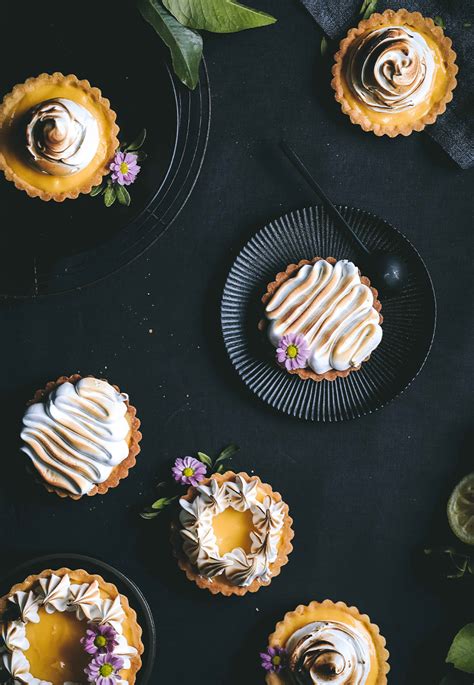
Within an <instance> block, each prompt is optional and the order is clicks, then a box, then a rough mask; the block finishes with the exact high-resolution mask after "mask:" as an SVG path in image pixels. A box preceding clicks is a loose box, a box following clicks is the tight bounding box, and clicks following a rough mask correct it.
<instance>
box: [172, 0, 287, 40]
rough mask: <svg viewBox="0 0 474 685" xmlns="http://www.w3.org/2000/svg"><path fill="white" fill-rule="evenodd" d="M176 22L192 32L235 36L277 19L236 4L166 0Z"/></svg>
mask: <svg viewBox="0 0 474 685" xmlns="http://www.w3.org/2000/svg"><path fill="white" fill-rule="evenodd" d="M163 4H164V6H165V7H166V8H167V9H168V10H169V11H170V12H171V14H172V15H173V16H174V17H176V19H177V20H178V21H179V22H180V24H183V25H184V26H188V27H189V28H191V29H201V30H203V31H212V33H234V32H236V31H243V30H245V29H255V28H259V27H260V26H268V24H274V23H275V22H276V19H275V17H272V16H271V15H270V14H266V13H265V12H259V11H258V10H255V9H253V8H252V7H247V6H246V5H241V4H240V3H238V2H235V0H204V1H203V0H163Z"/></svg>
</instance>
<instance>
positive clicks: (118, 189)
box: [115, 183, 132, 207]
mask: <svg viewBox="0 0 474 685" xmlns="http://www.w3.org/2000/svg"><path fill="white" fill-rule="evenodd" d="M115 194H116V195H117V200H118V201H119V202H120V204H121V205H125V206H126V207H129V206H130V202H131V201H132V198H131V197H130V193H129V192H128V190H127V189H126V188H125V186H121V185H120V184H119V183H117V184H116V186H115Z"/></svg>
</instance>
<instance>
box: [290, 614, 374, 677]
mask: <svg viewBox="0 0 474 685" xmlns="http://www.w3.org/2000/svg"><path fill="white" fill-rule="evenodd" d="M286 651H287V654H288V668H289V671H290V673H291V675H292V677H293V680H294V682H295V683H296V685H326V684H328V685H329V684H330V685H365V683H366V682H367V678H368V676H369V673H370V666H371V664H370V646H369V644H368V642H367V639H366V637H365V636H364V635H363V634H362V633H361V632H359V631H357V630H356V629H355V628H353V627H352V626H349V625H346V624H345V623H340V622H338V621H315V622H314V623H310V624H308V625H306V626H304V627H303V628H300V629H299V630H297V631H296V632H295V633H293V635H292V636H291V637H290V638H289V640H288V642H287V644H286Z"/></svg>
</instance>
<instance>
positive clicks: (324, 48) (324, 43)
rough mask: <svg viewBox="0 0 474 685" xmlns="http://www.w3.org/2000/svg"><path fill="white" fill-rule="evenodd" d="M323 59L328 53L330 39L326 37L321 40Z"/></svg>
mask: <svg viewBox="0 0 474 685" xmlns="http://www.w3.org/2000/svg"><path fill="white" fill-rule="evenodd" d="M320 49H321V57H324V56H325V55H326V53H327V51H328V39H327V38H326V36H323V37H322V38H321V48H320Z"/></svg>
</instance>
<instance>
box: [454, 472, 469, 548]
mask: <svg viewBox="0 0 474 685" xmlns="http://www.w3.org/2000/svg"><path fill="white" fill-rule="evenodd" d="M448 521H449V525H450V526H451V529H452V531H453V533H454V534H455V535H456V537H458V538H459V539H460V540H461V541H462V542H465V543H466V545H474V473H470V474H469V475H468V476H466V477H465V478H463V479H462V481H461V482H460V483H458V484H457V485H456V487H455V488H454V490H453V492H452V495H451V497H450V498H449V502H448Z"/></svg>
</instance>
